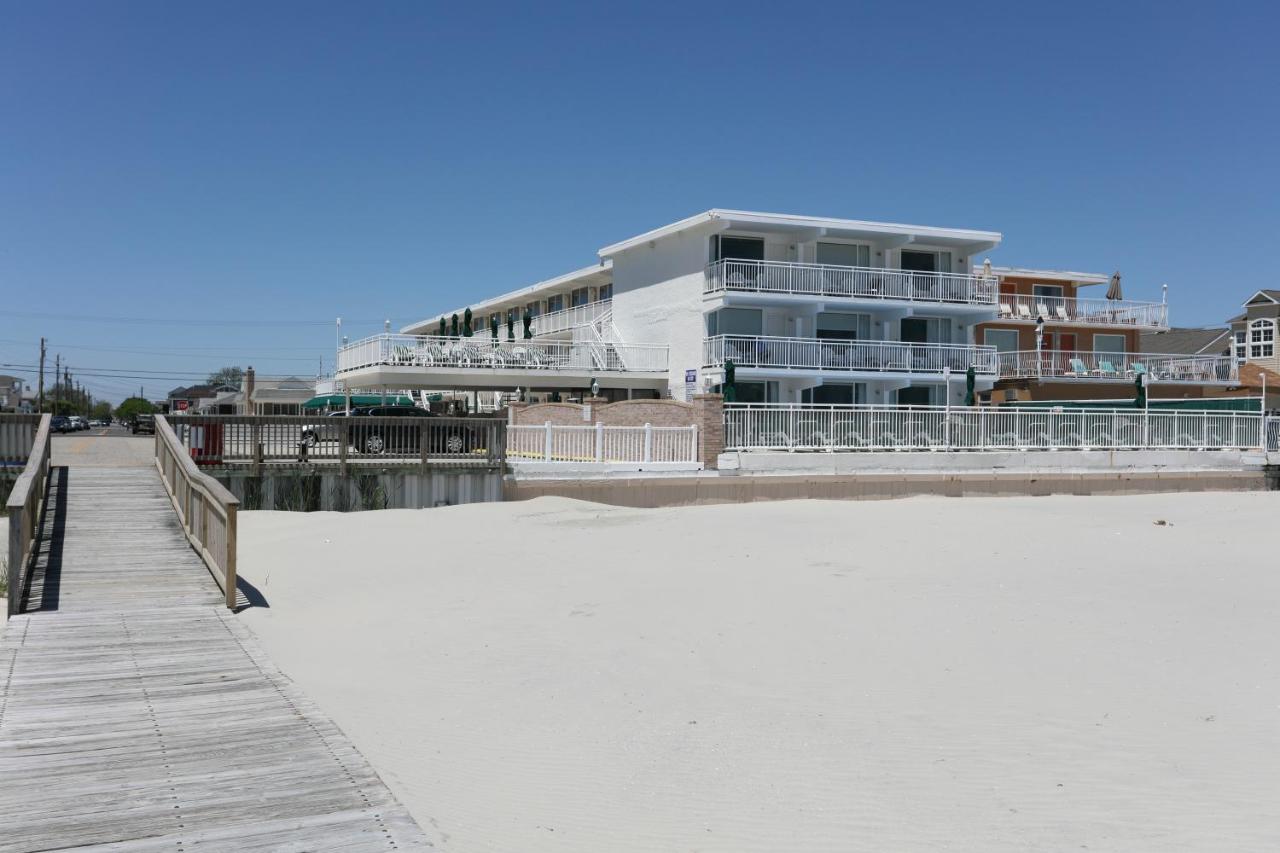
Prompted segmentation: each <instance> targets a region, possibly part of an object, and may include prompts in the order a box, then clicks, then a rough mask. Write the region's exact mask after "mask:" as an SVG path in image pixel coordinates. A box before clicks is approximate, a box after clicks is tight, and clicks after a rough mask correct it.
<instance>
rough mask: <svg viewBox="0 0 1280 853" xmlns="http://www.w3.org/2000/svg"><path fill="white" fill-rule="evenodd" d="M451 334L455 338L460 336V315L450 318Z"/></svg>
mask: <svg viewBox="0 0 1280 853" xmlns="http://www.w3.org/2000/svg"><path fill="white" fill-rule="evenodd" d="M449 334H450V335H452V336H453V337H455V338H456V337H457V336H458V315H457V314H454V315H453V316H452V317H450V318H449Z"/></svg>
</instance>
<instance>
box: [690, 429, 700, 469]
mask: <svg viewBox="0 0 1280 853" xmlns="http://www.w3.org/2000/svg"><path fill="white" fill-rule="evenodd" d="M689 433H690V436H691V444H690V448H689V461H690V462H697V461H698V460H699V459H701V458H702V457H701V454H699V452H698V425H697V424H689Z"/></svg>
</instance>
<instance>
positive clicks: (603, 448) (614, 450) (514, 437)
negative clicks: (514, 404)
mask: <svg viewBox="0 0 1280 853" xmlns="http://www.w3.org/2000/svg"><path fill="white" fill-rule="evenodd" d="M700 458H701V457H700V455H699V452H698V427H697V425H692V426H687V427H656V426H653V425H651V424H645V425H644V426H638V427H627V426H605V425H604V424H599V423H597V424H583V425H581V426H577V425H573V426H564V425H559V424H551V423H546V424H541V425H524V426H514V425H513V426H509V427H507V459H508V460H509V461H513V462H521V461H524V462H546V463H575V462H576V463H582V462H600V463H610V464H645V463H658V462H661V463H696V462H698V461H699V459H700Z"/></svg>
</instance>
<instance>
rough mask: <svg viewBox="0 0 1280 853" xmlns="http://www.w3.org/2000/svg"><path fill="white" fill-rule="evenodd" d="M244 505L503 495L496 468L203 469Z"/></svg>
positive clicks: (372, 505)
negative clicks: (343, 471) (346, 471)
mask: <svg viewBox="0 0 1280 853" xmlns="http://www.w3.org/2000/svg"><path fill="white" fill-rule="evenodd" d="M206 471H207V473H209V474H211V475H213V476H214V477H215V478H216V479H217V480H218V481H219V482H220V483H222V484H223V485H224V486H226V487H227V488H228V489H229V490H230V491H231V493H232V494H233V495H235V496H236V497H237V498H239V499H240V508H241V509H244V510H255V509H272V510H282V511H291V512H317V511H335V512H356V511H360V510H367V509H422V508H425V507H435V506H451V505H453V504H464V503H486V502H493V501H500V500H502V499H503V483H502V474H501V472H499V471H498V470H496V469H495V470H488V469H462V470H456V469H455V470H449V469H439V470H429V471H428V472H427V473H425V474H424V473H422V471H421V470H420V469H419V468H418V466H416V465H415V466H413V467H400V468H394V467H387V468H377V469H374V470H369V471H365V470H353V471H351V473H350V474H348V475H347V476H346V477H343V476H342V475H341V474H340V473H338V472H337V471H335V470H332V469H327V468H326V469H322V468H318V467H293V466H290V467H285V466H280V467H273V466H267V467H264V468H263V469H262V473H261V475H259V476H254V474H253V473H252V471H251V470H244V471H238V470H229V469H226V468H222V469H206Z"/></svg>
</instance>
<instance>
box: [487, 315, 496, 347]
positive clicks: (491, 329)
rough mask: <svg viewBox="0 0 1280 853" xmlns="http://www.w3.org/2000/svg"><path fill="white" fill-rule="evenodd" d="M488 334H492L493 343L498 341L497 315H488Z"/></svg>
mask: <svg viewBox="0 0 1280 853" xmlns="http://www.w3.org/2000/svg"><path fill="white" fill-rule="evenodd" d="M489 334H491V335H493V341H494V343H497V342H498V315H497V314H490V315H489Z"/></svg>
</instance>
